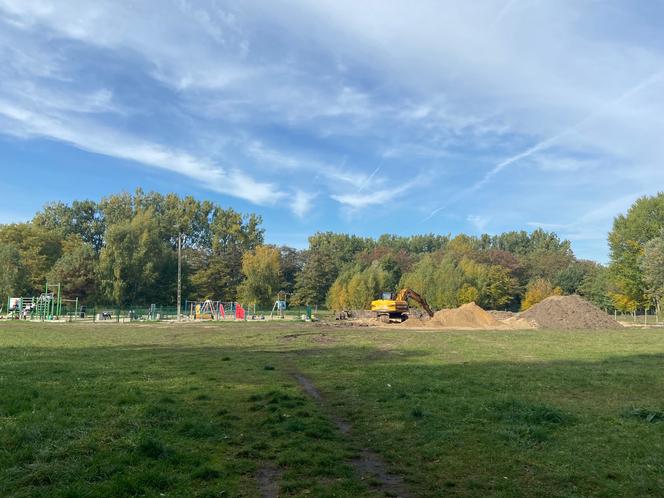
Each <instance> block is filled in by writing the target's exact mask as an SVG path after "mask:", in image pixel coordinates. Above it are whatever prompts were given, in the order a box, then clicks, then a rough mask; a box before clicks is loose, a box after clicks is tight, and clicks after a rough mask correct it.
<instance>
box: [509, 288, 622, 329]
mask: <svg viewBox="0 0 664 498" xmlns="http://www.w3.org/2000/svg"><path fill="white" fill-rule="evenodd" d="M519 318H521V319H525V320H528V321H531V322H534V323H535V324H536V325H537V327H538V328H544V329H564V330H573V329H619V328H622V325H620V324H619V323H618V322H616V321H615V320H614V319H613V318H611V317H610V316H609V315H607V314H606V313H604V312H603V311H602V310H601V309H599V308H598V307H596V306H594V305H592V304H590V303H589V302H588V301H586V300H585V299H583V298H582V297H580V296H577V295H573V296H551V297H548V298H546V299H545V300H544V301H542V302H541V303H538V304H536V305H535V306H533V307H532V308H530V309H528V310H526V311H524V312H523V313H521V314H520V315H519Z"/></svg>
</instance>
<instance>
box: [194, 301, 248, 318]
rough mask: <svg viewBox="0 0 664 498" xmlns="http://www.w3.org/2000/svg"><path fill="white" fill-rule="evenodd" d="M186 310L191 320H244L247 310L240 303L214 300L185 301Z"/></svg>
mask: <svg viewBox="0 0 664 498" xmlns="http://www.w3.org/2000/svg"><path fill="white" fill-rule="evenodd" d="M184 309H185V312H186V313H188V316H189V319H190V320H226V319H229V318H234V319H235V320H244V319H245V316H246V311H245V309H244V308H243V307H242V305H241V304H240V303H237V302H224V301H213V300H211V299H207V300H205V301H185V306H184Z"/></svg>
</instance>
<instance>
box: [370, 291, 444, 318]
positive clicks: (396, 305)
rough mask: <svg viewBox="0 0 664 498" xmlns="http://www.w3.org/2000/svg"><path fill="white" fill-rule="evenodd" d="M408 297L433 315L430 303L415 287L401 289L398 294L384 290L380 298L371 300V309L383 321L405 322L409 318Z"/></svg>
mask: <svg viewBox="0 0 664 498" xmlns="http://www.w3.org/2000/svg"><path fill="white" fill-rule="evenodd" d="M408 299H412V300H414V301H416V302H417V303H418V304H419V305H420V306H422V308H424V310H425V311H426V312H427V313H428V314H429V316H430V317H432V316H433V311H432V310H431V308H430V307H429V304H428V303H427V302H426V300H425V299H424V298H423V297H422V296H420V295H419V294H418V293H417V292H415V291H414V290H413V289H401V290H400V291H399V292H397V294H396V295H394V294H393V293H391V292H383V293H382V294H381V298H380V299H376V300H375V301H372V302H371V311H372V313H373V315H374V317H375V318H377V319H378V320H380V321H381V322H384V323H389V322H403V321H404V320H406V319H408V310H409V307H408Z"/></svg>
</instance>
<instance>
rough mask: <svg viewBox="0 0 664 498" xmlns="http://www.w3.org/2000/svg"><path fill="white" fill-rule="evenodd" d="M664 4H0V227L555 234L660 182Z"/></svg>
mask: <svg viewBox="0 0 664 498" xmlns="http://www.w3.org/2000/svg"><path fill="white" fill-rule="evenodd" d="M662 18H664V4H663V3H662V2H661V1H652V2H628V1H622V2H617V1H609V0H607V1H591V0H586V1H583V0H574V1H572V0H570V1H567V0H551V1H547V0H507V1H506V0H495V1H490V0H487V1H474V2H467V1H455V2H447V1H440V0H438V1H425V0H421V1H408V2H406V1H403V2H399V1H392V2H384V1H370V0H367V1H363V2H351V1H344V0H315V1H314V0H310V1H295V0H293V1H288V0H274V1H270V2H264V1H263V2H258V1H256V2H253V1H214V0H209V1H205V0H200V1H194V0H172V1H167V0H163V1H161V0H160V1H157V0H154V1H143V2H134V1H131V2H130V1H121V0H115V1H108V2H105V1H101V0H99V1H96V2H89V1H77V0H68V1H66V2H54V1H53V2H50V1H46V0H39V1H38V0H34V1H30V0H0V175H1V178H2V179H1V183H0V223H7V222H14V221H22V220H25V219H29V218H30V217H31V216H32V214H33V213H34V211H36V210H37V209H39V208H40V206H41V205H43V204H44V203H45V202H47V201H52V200H64V201H70V200H73V199H81V198H91V199H99V198H101V197H102V196H104V195H107V194H110V193H114V192H118V191H121V190H123V189H124V190H129V191H133V190H134V189H135V188H136V187H138V186H140V187H142V188H143V189H144V190H158V191H162V192H169V191H175V192H178V193H181V194H193V195H195V196H197V197H201V198H209V199H212V200H214V201H216V202H218V203H220V204H222V205H224V206H231V207H234V208H236V209H238V210H241V211H245V212H246V211H253V212H257V213H259V214H261V215H262V216H263V217H264V219H265V228H266V229H267V239H268V241H269V242H275V243H285V244H291V245H294V246H297V247H304V246H305V245H306V237H307V236H308V235H309V234H311V233H313V232H315V231H317V230H335V231H344V232H353V233H357V234H362V235H379V234H381V233H385V232H390V233H398V234H403V235H408V234H414V233H426V232H437V233H452V234H455V233H459V232H466V233H470V234H479V233H482V232H487V233H499V232H502V231H506V230H517V229H525V230H532V229H534V228H536V227H543V228H545V229H548V230H555V231H556V232H558V233H559V234H560V235H561V236H562V237H565V238H569V239H570V240H572V243H573V248H574V250H575V252H576V253H577V255H578V256H580V257H585V258H591V259H596V260H599V261H606V259H607V252H608V251H607V245H606V234H607V232H608V230H609V229H610V227H611V223H612V220H613V217H614V216H615V215H617V214H619V213H621V212H624V211H625V210H626V209H627V208H628V207H629V205H630V204H631V203H632V202H633V201H634V200H635V199H636V198H638V197H639V196H641V195H645V194H654V193H656V192H657V191H658V190H663V189H664V139H663V137H664V97H663V95H664V53H663V52H664V50H663V49H664V33H663V32H662V30H661V19H662Z"/></svg>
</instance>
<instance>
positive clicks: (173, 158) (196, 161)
mask: <svg viewBox="0 0 664 498" xmlns="http://www.w3.org/2000/svg"><path fill="white" fill-rule="evenodd" d="M0 116H4V117H5V118H9V121H7V122H6V123H2V122H0V128H1V129H3V130H4V132H5V133H11V134H16V135H19V136H37V137H43V138H48V139H52V140H58V141H62V142H66V143H69V144H71V145H73V146H75V147H77V148H80V149H83V150H87V151H90V152H95V153H98V154H104V155H107V156H112V157H116V158H122V159H128V160H130V161H135V162H137V163H141V164H143V165H146V166H152V167H157V168H161V169H165V170H168V171H171V172H174V173H178V174H181V175H184V176H187V177H189V178H190V179H192V180H195V181H197V182H200V184H202V185H204V186H206V187H207V188H208V189H210V190H213V191H215V192H219V193H223V194H227V195H231V196H233V197H238V198H241V199H246V200H248V201H251V202H254V203H256V204H273V203H275V202H276V201H278V200H279V199H282V198H283V197H284V196H285V195H286V194H285V193H284V192H282V191H280V190H279V189H278V188H277V187H276V186H275V185H273V184H270V183H264V182H259V181H256V180H254V179H253V178H251V177H250V176H248V175H246V174H245V173H243V172H242V171H240V169H239V168H233V167H231V168H227V169H224V168H221V167H220V166H218V165H216V164H214V163H213V162H212V161H210V160H209V159H206V158H199V157H195V156H193V155H191V154H189V153H187V152H184V151H181V150H177V149H172V148H169V147H166V146H163V145H161V144H157V143H151V142H146V141H141V140H137V139H136V138H134V137H132V136H128V135H123V134H119V133H118V132H116V131H114V130H110V129H105V128H103V127H100V126H97V125H94V124H91V123H89V122H86V121H75V120H73V119H72V118H71V117H68V119H67V120H64V119H59V118H57V117H53V116H45V115H41V114H39V113H37V112H33V111H30V110H27V109H24V108H20V107H17V106H14V105H13V104H11V103H9V102H5V101H2V100H0ZM3 124H4V126H3Z"/></svg>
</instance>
